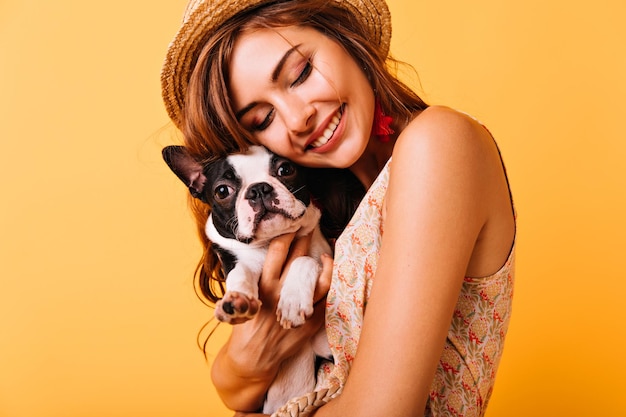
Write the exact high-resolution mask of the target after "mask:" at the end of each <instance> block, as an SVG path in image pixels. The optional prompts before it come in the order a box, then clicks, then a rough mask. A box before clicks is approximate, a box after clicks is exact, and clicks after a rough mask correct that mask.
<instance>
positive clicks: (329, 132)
mask: <svg viewBox="0 0 626 417" xmlns="http://www.w3.org/2000/svg"><path fill="white" fill-rule="evenodd" d="M340 120H341V112H337V114H335V115H334V116H333V118H332V119H331V121H330V123H329V124H328V127H327V128H326V129H325V130H324V132H323V133H322V136H320V137H319V138H317V140H315V141H314V142H313V143H311V146H312V147H314V148H319V147H320V146H322V145H325V144H326V143H328V141H329V140H330V138H331V137H332V136H333V133H335V129H337V125H338V124H339V121H340Z"/></svg>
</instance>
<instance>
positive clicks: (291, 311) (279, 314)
mask: <svg viewBox="0 0 626 417" xmlns="http://www.w3.org/2000/svg"><path fill="white" fill-rule="evenodd" d="M298 298H300V297H285V296H284V294H281V297H280V300H279V301H278V307H277V308H276V318H277V320H278V322H279V323H280V325H281V326H283V328H285V329H291V328H292V327H299V326H302V325H303V324H304V322H305V321H306V319H307V318H309V317H311V315H312V314H313V302H312V300H311V299H298Z"/></svg>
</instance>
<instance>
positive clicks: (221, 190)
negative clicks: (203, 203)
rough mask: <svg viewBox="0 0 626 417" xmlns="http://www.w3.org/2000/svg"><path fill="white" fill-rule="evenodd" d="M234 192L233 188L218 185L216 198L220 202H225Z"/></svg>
mask: <svg viewBox="0 0 626 417" xmlns="http://www.w3.org/2000/svg"><path fill="white" fill-rule="evenodd" d="M232 192H233V189H232V188H231V187H229V186H228V185H224V184H222V185H218V186H217V187H216V188H215V198H216V199H218V200H224V199H225V198H227V197H228V196H229V195H230V194H231V193H232Z"/></svg>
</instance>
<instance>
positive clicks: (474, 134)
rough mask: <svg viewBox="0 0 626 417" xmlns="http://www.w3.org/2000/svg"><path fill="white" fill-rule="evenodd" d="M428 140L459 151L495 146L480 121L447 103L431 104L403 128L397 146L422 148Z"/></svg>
mask: <svg viewBox="0 0 626 417" xmlns="http://www.w3.org/2000/svg"><path fill="white" fill-rule="evenodd" d="M429 142H433V143H434V144H438V145H439V147H443V148H445V147H447V146H453V147H454V148H457V149H458V150H459V151H460V152H463V151H471V150H472V148H474V150H475V151H479V150H480V148H482V147H483V146H486V148H493V147H494V143H493V140H492V138H491V135H490V134H489V132H488V131H487V129H485V128H484V127H483V126H482V125H481V124H480V123H479V122H478V121H476V120H475V119H473V118H472V117H470V116H468V115H467V114H465V113H461V112H459V111H456V110H454V109H451V108H449V107H444V106H432V107H429V108H427V109H426V110H424V111H423V112H421V113H420V114H419V115H418V116H417V117H415V118H414V119H413V120H412V121H411V122H410V123H409V124H408V125H407V127H406V128H405V129H404V131H403V132H402V134H401V135H400V137H399V138H398V143H397V145H398V146H399V149H398V150H399V151H403V150H408V151H410V149H411V148H412V147H413V146H417V147H422V146H424V145H427V144H428V143H429ZM483 150H486V149H483Z"/></svg>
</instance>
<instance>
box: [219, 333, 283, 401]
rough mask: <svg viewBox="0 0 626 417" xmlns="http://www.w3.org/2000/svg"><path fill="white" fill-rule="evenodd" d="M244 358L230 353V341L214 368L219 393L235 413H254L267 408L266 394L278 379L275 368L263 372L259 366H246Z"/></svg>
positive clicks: (223, 348)
mask: <svg viewBox="0 0 626 417" xmlns="http://www.w3.org/2000/svg"><path fill="white" fill-rule="evenodd" d="M245 360H246V357H245V356H244V355H240V356H236V355H233V352H232V351H231V350H230V341H229V342H227V343H226V344H225V345H224V346H223V347H222V349H220V351H219V353H218V354H217V357H216V358H215V360H214V362H213V366H212V368H211V378H212V381H213V385H214V386H215V388H216V390H217V393H218V394H219V396H220V398H221V399H222V401H223V402H224V404H225V405H226V407H228V408H230V409H231V410H236V411H244V412H254V411H257V410H259V409H260V408H261V407H262V406H263V401H264V399H265V393H266V392H267V390H268V388H269V386H270V384H271V382H272V381H273V380H274V377H275V376H276V371H275V370H273V369H272V368H269V367H268V368H266V369H260V368H258V365H259V364H258V363H246V362H245Z"/></svg>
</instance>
